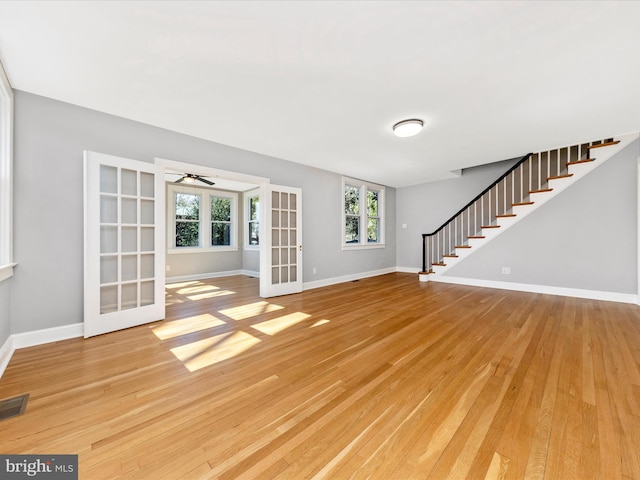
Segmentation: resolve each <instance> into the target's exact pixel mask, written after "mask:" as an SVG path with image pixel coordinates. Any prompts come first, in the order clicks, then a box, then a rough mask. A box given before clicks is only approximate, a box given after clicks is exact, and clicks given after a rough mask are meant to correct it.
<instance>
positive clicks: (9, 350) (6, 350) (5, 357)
mask: <svg viewBox="0 0 640 480" xmlns="http://www.w3.org/2000/svg"><path fill="white" fill-rule="evenodd" d="M15 350H16V349H15V347H14V346H13V339H12V338H11V335H9V338H7V339H6V340H5V342H4V344H3V345H2V346H1V347H0V378H2V375H3V374H4V371H5V370H6V369H7V365H9V362H10V361H11V357H12V356H13V352H15Z"/></svg>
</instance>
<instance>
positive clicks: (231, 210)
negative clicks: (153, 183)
mask: <svg viewBox="0 0 640 480" xmlns="http://www.w3.org/2000/svg"><path fill="white" fill-rule="evenodd" d="M168 190H169V194H168V196H167V197H168V198H169V208H168V209H167V211H168V217H169V218H168V219H167V220H168V222H167V225H168V229H167V230H168V231H169V238H168V245H169V253H185V252H203V251H220V250H237V248H238V243H237V240H236V236H237V235H236V232H237V219H236V216H237V214H236V210H237V197H238V196H237V194H235V193H230V192H222V191H218V190H211V189H208V188H200V187H193V186H189V187H184V186H178V185H173V184H169V186H168Z"/></svg>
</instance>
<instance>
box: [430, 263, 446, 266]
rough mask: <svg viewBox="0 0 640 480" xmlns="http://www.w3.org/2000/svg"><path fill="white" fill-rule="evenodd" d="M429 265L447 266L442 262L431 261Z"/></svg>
mask: <svg viewBox="0 0 640 480" xmlns="http://www.w3.org/2000/svg"><path fill="white" fill-rule="evenodd" d="M431 265H433V266H434V267H435V266H437V267H446V266H447V264H446V263H443V262H437V263H432V264H431Z"/></svg>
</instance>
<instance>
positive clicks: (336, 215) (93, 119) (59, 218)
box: [0, 91, 396, 333]
mask: <svg viewBox="0 0 640 480" xmlns="http://www.w3.org/2000/svg"><path fill="white" fill-rule="evenodd" d="M83 150H93V151H97V152H102V153H107V154H110V155H116V156H122V157H127V158H133V159H137V160H142V161H148V162H152V161H153V158H154V157H162V158H167V159H171V160H176V161H180V162H187V163H194V164H201V165H205V166H209V167H213V168H220V169H224V170H230V171H235V172H239V173H246V174H250V175H257V176H262V177H268V178H270V179H271V181H272V183H274V184H279V185H288V186H293V187H300V188H302V190H303V211H302V221H303V245H304V272H303V278H304V281H305V282H310V281H316V280H323V279H330V278H334V277H339V276H342V275H351V274H358V273H362V272H368V271H371V270H377V269H382V268H393V267H394V266H395V265H396V258H395V252H396V242H395V232H396V225H395V212H396V199H395V190H394V189H392V188H387V197H386V215H387V223H386V242H387V246H386V248H384V249H373V250H363V251H345V252H343V251H342V250H341V248H340V242H341V238H340V236H341V217H340V210H341V205H342V193H341V177H340V176H339V175H337V174H334V173H330V172H327V171H323V170H319V169H314V168H310V167H306V166H303V165H300V164H295V163H291V162H287V161H284V160H280V159H276V158H272V157H267V156H264V155H259V154H256V153H252V152H248V151H244V150H239V149H236V148H232V147H228V146H224V145H220V144H216V143H213V142H209V141H205V140H201V139H197V138H194V137H190V136H187V135H182V134H179V133H176V132H171V131H168V130H164V129H160V128H156V127H153V126H149V125H145V124H141V123H137V122H133V121H130V120H126V119H123V118H119V117H115V116H112V115H107V114H104V113H100V112H96V111H92V110H88V109H85V108H80V107H76V106H73V105H69V104H65V103H62V102H58V101H55V100H51V99H48V98H44V97H39V96H36V95H32V94H28V93H24V92H19V91H17V92H15V150H14V159H15V190H14V192H15V207H14V208H15V210H14V218H15V261H16V262H17V263H18V267H17V268H16V271H15V272H16V273H15V276H14V277H13V279H12V280H11V296H12V301H11V303H10V318H11V333H21V332H27V331H32V330H38V329H43V328H50V327H55V326H60V325H68V324H72V323H78V322H82V308H83V291H82V290H83V268H82V262H83V260H82V258H83V224H82V218H83V198H82V188H83V187H82V178H83V172H82V152H83ZM365 180H366V179H365ZM313 267H317V274H316V275H312V274H311V269H312V268H313ZM171 273H172V274H174V272H173V271H172V272H171ZM3 288H6V287H3ZM0 315H2V314H1V313H0ZM0 321H1V320H0Z"/></svg>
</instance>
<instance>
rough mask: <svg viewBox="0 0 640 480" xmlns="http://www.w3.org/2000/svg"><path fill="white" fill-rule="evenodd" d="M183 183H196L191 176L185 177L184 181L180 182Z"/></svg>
mask: <svg viewBox="0 0 640 480" xmlns="http://www.w3.org/2000/svg"><path fill="white" fill-rule="evenodd" d="M182 181H183V182H184V183H194V182H195V181H196V179H195V178H194V177H192V176H191V175H185V177H184V180H182Z"/></svg>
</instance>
